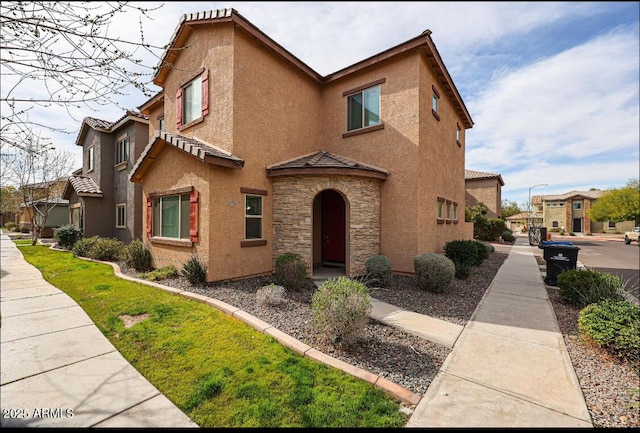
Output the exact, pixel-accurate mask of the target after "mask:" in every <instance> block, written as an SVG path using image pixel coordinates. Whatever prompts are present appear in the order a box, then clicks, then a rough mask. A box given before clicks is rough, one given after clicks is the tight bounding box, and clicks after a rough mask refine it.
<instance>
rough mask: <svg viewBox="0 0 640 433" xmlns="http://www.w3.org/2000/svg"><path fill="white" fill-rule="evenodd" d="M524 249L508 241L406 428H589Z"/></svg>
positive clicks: (521, 241)
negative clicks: (508, 248)
mask: <svg viewBox="0 0 640 433" xmlns="http://www.w3.org/2000/svg"><path fill="white" fill-rule="evenodd" d="M532 248H535V247H531V246H530V245H529V242H528V239H527V238H526V237H518V238H516V242H515V244H514V246H513V247H512V248H511V251H510V253H509V257H508V258H507V260H506V261H505V263H504V264H503V266H502V267H501V268H500V270H499V271H498V273H497V274H496V277H495V279H494V280H493V282H492V283H491V285H490V286H489V288H488V289H487V292H486V293H485V295H484V297H483V299H482V301H481V302H480V304H479V305H478V308H477V309H476V311H475V313H474V314H473V316H472V318H471V320H470V321H469V322H468V323H467V325H466V326H465V327H464V328H463V329H462V330H461V332H460V334H459V335H458V336H457V338H456V339H455V341H454V342H453V349H452V351H451V353H450V354H449V356H448V357H447V359H446V360H445V362H444V364H443V365H442V367H441V369H440V371H439V372H438V374H437V375H436V377H435V378H434V381H433V382H432V383H431V385H430V387H429V388H428V390H427V393H426V394H425V395H424V396H423V397H422V399H421V401H420V403H418V405H417V407H416V409H415V411H414V413H413V415H412V416H411V418H410V420H409V422H408V424H407V427H592V424H591V417H590V415H589V411H588V409H587V406H586V403H585V400H584V396H583V394H582V390H581V388H580V384H579V383H578V379H577V377H576V374H575V371H574V369H573V366H572V364H571V359H570V358H569V354H568V352H567V349H566V346H565V344H564V340H563V338H562V334H561V332H560V329H559V327H558V321H557V319H556V316H555V313H554V310H553V306H552V305H551V302H550V301H549V298H548V296H547V291H546V287H545V285H544V282H543V280H542V278H541V274H540V270H539V267H538V264H537V262H536V259H535V257H534V255H533V252H532ZM394 314H395V316H396V317H397V315H398V314H399V313H398V312H395V313H392V315H391V316H390V317H388V318H389V319H390V320H393V319H394V316H393V315H394ZM403 326H404V327H405V328H409V329H410V328H412V327H414V328H415V329H414V331H417V332H419V331H420V330H422V329H423V326H422V323H421V320H420V318H418V320H414V321H413V322H412V321H411V320H405V323H404V324H403ZM450 331H451V332H452V333H453V332H454V331H455V330H454V329H453V328H451V329H450Z"/></svg>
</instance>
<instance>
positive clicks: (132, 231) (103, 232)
mask: <svg viewBox="0 0 640 433" xmlns="http://www.w3.org/2000/svg"><path fill="white" fill-rule="evenodd" d="M148 139H149V119H148V117H147V116H145V115H143V114H140V113H137V112H133V111H127V112H126V114H125V115H124V116H122V117H121V118H120V119H118V120H116V121H115V122H108V121H105V120H100V119H95V118H92V117H86V118H85V119H84V120H83V122H82V126H81V128H80V132H79V133H78V137H77V138H76V145H78V146H82V161H83V162H82V169H80V170H77V171H75V172H74V173H73V175H72V176H71V177H70V178H69V179H68V183H67V184H66V188H65V191H64V196H63V197H64V198H65V199H67V200H69V212H68V216H67V220H68V222H69V223H71V224H74V225H75V226H77V227H78V228H80V229H81V230H82V232H83V235H84V236H85V237H91V236H96V235H97V236H101V237H109V238H117V239H119V240H121V241H122V242H124V243H128V242H131V241H132V240H134V239H140V238H141V236H142V208H143V207H142V187H141V186H140V185H138V184H133V183H131V182H130V181H129V173H130V172H131V169H132V167H133V164H134V163H135V160H136V159H137V158H138V157H139V156H140V154H141V153H142V149H143V148H144V146H145V145H146V144H147V143H148V141H149V140H148Z"/></svg>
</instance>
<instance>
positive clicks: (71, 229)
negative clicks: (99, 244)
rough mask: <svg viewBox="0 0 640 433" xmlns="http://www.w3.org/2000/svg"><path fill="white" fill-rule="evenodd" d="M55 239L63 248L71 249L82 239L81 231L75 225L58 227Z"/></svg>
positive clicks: (54, 235) (55, 231)
mask: <svg viewBox="0 0 640 433" xmlns="http://www.w3.org/2000/svg"><path fill="white" fill-rule="evenodd" d="M53 237H54V238H55V239H56V240H57V241H58V243H59V244H60V246H61V247H64V248H67V249H71V248H73V246H74V245H75V243H76V242H78V239H80V238H81V237H82V232H81V231H80V229H79V228H78V227H76V226H74V225H73V224H66V225H63V226H61V227H58V228H57V229H55V230H54V231H53Z"/></svg>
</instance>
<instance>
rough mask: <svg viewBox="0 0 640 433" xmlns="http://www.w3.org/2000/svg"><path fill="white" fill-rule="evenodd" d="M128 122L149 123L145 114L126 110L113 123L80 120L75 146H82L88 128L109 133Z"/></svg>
mask: <svg viewBox="0 0 640 433" xmlns="http://www.w3.org/2000/svg"><path fill="white" fill-rule="evenodd" d="M128 121H136V122H142V123H149V116H147V115H146V114H141V113H138V112H136V111H130V110H127V111H126V112H125V114H124V116H122V117H121V118H119V119H118V120H116V121H115V122H109V121H106V120H102V119H96V118H95V117H85V118H84V119H83V120H82V125H81V126H80V131H79V132H78V136H77V137H76V145H77V146H82V144H83V143H82V142H83V140H84V137H85V136H86V135H87V132H88V131H89V128H91V129H94V130H96V131H100V132H106V133H111V132H113V131H115V130H116V129H118V128H120V127H121V126H122V125H124V124H125V123H126V122H128Z"/></svg>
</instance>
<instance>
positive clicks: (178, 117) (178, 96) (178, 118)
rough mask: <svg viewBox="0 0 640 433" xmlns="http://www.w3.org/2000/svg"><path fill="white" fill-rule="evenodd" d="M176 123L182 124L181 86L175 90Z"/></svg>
mask: <svg viewBox="0 0 640 433" xmlns="http://www.w3.org/2000/svg"><path fill="white" fill-rule="evenodd" d="M176 124H177V125H178V126H182V87H180V88H179V89H178V91H177V92H176Z"/></svg>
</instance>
